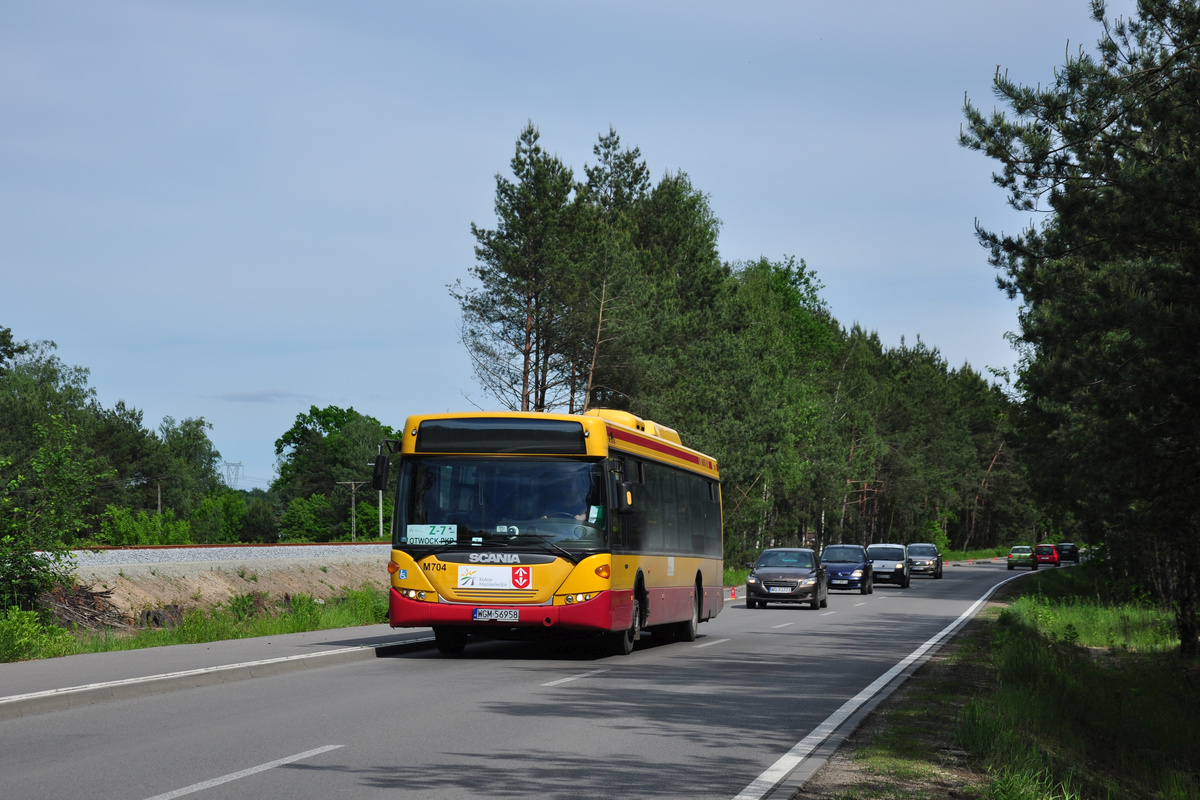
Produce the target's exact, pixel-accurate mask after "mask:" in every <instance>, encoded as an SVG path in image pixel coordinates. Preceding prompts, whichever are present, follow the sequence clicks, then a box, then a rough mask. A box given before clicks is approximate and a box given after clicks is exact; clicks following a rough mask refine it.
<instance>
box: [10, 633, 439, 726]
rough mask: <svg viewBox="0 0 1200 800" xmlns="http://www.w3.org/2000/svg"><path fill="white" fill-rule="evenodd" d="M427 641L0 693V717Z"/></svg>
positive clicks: (259, 674) (360, 657) (338, 660)
mask: <svg viewBox="0 0 1200 800" xmlns="http://www.w3.org/2000/svg"><path fill="white" fill-rule="evenodd" d="M432 641H433V636H432V635H430V634H428V633H425V632H422V633H419V634H416V635H414V636H411V637H408V638H404V639H398V640H396V641H394V642H385V643H383V644H379V645H363V646H359V647H343V648H340V649H338V650H325V651H322V652H319V653H306V654H304V655H298V656H284V657H283V658H269V659H264V660H262V661H247V662H245V663H242V664H225V665H221V666H217V667H205V668H203V669H193V670H186V671H184V672H170V673H166V674H163V675H148V676H146V677H144V678H127V679H125V680H119V681H108V682H106V683H93V684H88V685H86V686H70V687H67V688H63V689H49V690H46V691H43V692H31V693H29V694H19V695H12V696H10V697H0V719H13V718H16V717H27V716H32V715H35V714H43V713H45V712H47V711H60V710H62V709H66V708H78V707H80V706H90V705H94V704H96V703H104V702H107V701H109V700H127V699H130V698H134V697H147V696H149V695H155V694H164V693H166V692H174V691H177V690H179V689H194V688H196V687H199V686H214V685H216V684H221V683H233V682H235V681H242V680H246V679H248V678H263V677H266V676H268V675H284V674H287V673H289V672H299V671H301V670H306V669H313V668H317V667H328V666H332V665H335V664H349V663H353V662H355V661H368V660H370V659H374V658H385V657H387V656H390V655H394V654H396V653H400V652H403V651H404V650H406V649H410V648H413V647H414V646H417V645H423V644H426V643H428V642H432Z"/></svg>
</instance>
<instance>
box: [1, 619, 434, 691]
mask: <svg viewBox="0 0 1200 800" xmlns="http://www.w3.org/2000/svg"><path fill="white" fill-rule="evenodd" d="M432 641H433V637H432V636H428V637H425V638H421V639H397V640H396V641H394V642H384V643H383V644H378V645H374V644H372V645H358V646H355V647H341V648H338V649H337V650H317V651H315V652H312V653H301V654H300V655H295V656H282V657H280V658H265V659H262V660H261V661H244V662H242V663H241V664H221V665H219V666H215V667H201V668H199V669H186V670H183V671H182V672H164V673H161V674H159V675H144V676H142V677H140V678H122V679H121V680H116V681H105V682H103V683H88V684H85V685H83V686H67V687H64V688H62V689H46V690H44V691H41V692H29V693H28V694H13V695H9V696H7V697H0V705H3V704H4V703H15V702H17V701H20V700H30V699H32V698H35V697H49V696H51V695H58V694H74V693H76V692H86V691H90V690H92V689H107V688H109V687H112V686H131V685H133V684H137V683H145V682H146V681H157V680H163V679H164V678H186V677H188V676H189V675H204V674H206V673H209V672H225V671H227V670H231V669H241V668H243V667H262V666H266V665H267V664H282V663H285V662H288V661H299V660H301V659H305V658H320V657H323V656H336V655H339V654H341V653H353V652H356V651H360V650H377V649H379V648H380V647H392V646H393V645H401V644H417V643H419V642H432Z"/></svg>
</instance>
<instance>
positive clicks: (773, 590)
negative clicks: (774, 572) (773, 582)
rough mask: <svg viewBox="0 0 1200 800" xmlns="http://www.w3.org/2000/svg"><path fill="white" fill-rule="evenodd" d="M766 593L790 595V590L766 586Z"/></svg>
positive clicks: (784, 587)
mask: <svg viewBox="0 0 1200 800" xmlns="http://www.w3.org/2000/svg"><path fill="white" fill-rule="evenodd" d="M767 591H768V592H770V593H771V594H790V593H791V591H792V590H791V589H789V588H788V587H786V586H768V587H767Z"/></svg>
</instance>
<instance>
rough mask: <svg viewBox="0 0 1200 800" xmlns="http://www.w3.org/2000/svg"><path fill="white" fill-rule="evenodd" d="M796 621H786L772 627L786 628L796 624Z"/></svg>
mask: <svg viewBox="0 0 1200 800" xmlns="http://www.w3.org/2000/svg"><path fill="white" fill-rule="evenodd" d="M795 624H796V623H794V622H785V623H783V624H782V625H772V626H771V627H772V628H786V627H787V626H788V625H795Z"/></svg>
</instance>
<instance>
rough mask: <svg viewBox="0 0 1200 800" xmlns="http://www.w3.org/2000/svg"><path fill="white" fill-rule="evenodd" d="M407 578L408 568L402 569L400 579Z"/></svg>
mask: <svg viewBox="0 0 1200 800" xmlns="http://www.w3.org/2000/svg"><path fill="white" fill-rule="evenodd" d="M407 578H408V570H406V569H402V570H400V580H406V579H407Z"/></svg>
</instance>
